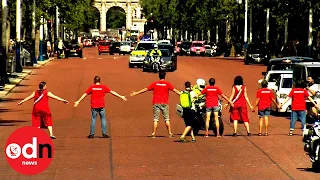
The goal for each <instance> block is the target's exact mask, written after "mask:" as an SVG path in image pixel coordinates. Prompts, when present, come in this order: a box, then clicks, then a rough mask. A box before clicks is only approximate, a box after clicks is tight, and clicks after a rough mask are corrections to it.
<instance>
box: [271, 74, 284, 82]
mask: <svg viewBox="0 0 320 180" xmlns="http://www.w3.org/2000/svg"><path fill="white" fill-rule="evenodd" d="M280 75H281V73H273V74H270V76H269V80H268V82H276V81H277V79H278V78H279V77H280Z"/></svg>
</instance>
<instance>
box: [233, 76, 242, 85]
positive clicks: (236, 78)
mask: <svg viewBox="0 0 320 180" xmlns="http://www.w3.org/2000/svg"><path fill="white" fill-rule="evenodd" d="M233 85H234V86H236V85H243V78H242V77H241V76H237V77H235V78H234V82H233Z"/></svg>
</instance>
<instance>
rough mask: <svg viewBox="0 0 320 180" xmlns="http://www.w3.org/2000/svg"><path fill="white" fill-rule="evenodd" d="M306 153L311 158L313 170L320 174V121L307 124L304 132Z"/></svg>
mask: <svg viewBox="0 0 320 180" xmlns="http://www.w3.org/2000/svg"><path fill="white" fill-rule="evenodd" d="M303 142H304V151H305V152H307V154H308V155H309V157H310V161H311V162H312V168H313V170H314V171H315V172H320V120H316V121H315V122H314V123H313V124H307V125H306V128H305V129H304V131H303Z"/></svg>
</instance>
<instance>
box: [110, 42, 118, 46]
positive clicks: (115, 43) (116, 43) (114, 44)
mask: <svg viewBox="0 0 320 180" xmlns="http://www.w3.org/2000/svg"><path fill="white" fill-rule="evenodd" d="M112 46H120V42H114V43H112Z"/></svg>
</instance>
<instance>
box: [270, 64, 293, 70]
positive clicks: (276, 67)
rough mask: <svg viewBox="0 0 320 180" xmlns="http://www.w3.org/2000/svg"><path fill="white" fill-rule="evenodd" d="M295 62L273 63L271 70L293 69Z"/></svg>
mask: <svg viewBox="0 0 320 180" xmlns="http://www.w3.org/2000/svg"><path fill="white" fill-rule="evenodd" d="M292 69H293V64H274V65H271V68H270V70H292Z"/></svg>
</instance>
